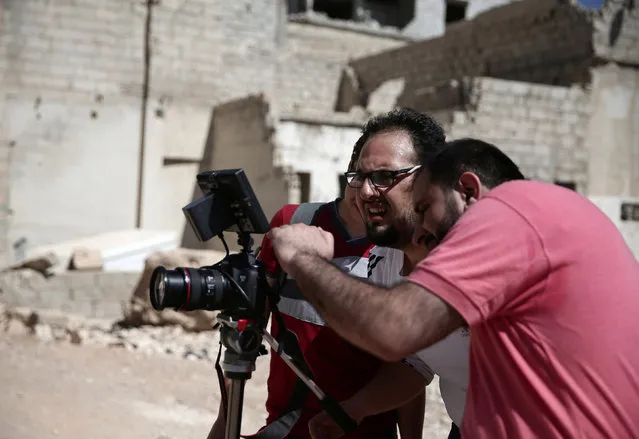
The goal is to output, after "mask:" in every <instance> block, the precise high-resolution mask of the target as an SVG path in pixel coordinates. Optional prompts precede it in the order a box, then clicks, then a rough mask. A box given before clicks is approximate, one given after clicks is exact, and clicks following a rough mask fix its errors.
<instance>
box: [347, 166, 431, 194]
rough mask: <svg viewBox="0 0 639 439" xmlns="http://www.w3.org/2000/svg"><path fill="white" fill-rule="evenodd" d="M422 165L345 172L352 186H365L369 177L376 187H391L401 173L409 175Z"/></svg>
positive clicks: (357, 187)
mask: <svg viewBox="0 0 639 439" xmlns="http://www.w3.org/2000/svg"><path fill="white" fill-rule="evenodd" d="M420 167H421V165H417V166H413V167H412V168H404V169H398V170H397V171H386V170H384V171H373V172H367V173H365V174H363V173H361V172H359V171H349V172H345V173H344V176H345V177H346V184H348V185H349V186H350V187H352V188H355V189H359V188H361V187H362V186H364V181H365V180H366V179H368V180H369V181H370V182H371V184H372V185H373V186H375V187H376V188H387V187H391V186H392V185H394V184H395V182H396V181H397V178H398V177H399V176H400V175H404V176H408V175H410V174H412V173H413V172H415V171H417V170H418V169H419V168H420Z"/></svg>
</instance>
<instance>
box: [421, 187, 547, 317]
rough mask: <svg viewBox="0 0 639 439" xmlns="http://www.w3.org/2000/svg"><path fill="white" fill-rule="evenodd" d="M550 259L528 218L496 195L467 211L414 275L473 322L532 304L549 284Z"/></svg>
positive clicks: (428, 288) (429, 289) (422, 284)
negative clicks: (546, 282)
mask: <svg viewBox="0 0 639 439" xmlns="http://www.w3.org/2000/svg"><path fill="white" fill-rule="evenodd" d="M547 273H548V258H547V256H546V253H545V251H544V248H543V246H542V243H541V240H540V238H539V236H538V234H537V232H536V231H535V229H534V228H533V227H532V226H531V225H530V223H529V222H528V221H527V219H526V218H524V217H522V216H521V215H520V214H519V213H518V212H516V211H515V210H514V209H513V208H512V207H510V206H509V205H507V204H505V203H504V202H502V201H500V200H498V199H494V198H484V199H482V200H481V201H479V202H478V203H477V204H475V205H473V206H472V207H471V208H470V209H468V211H467V212H465V213H464V214H463V215H462V216H461V218H460V220H459V221H458V222H457V224H456V225H455V226H454V227H453V228H452V229H451V230H450V231H449V232H448V234H447V235H446V237H445V238H444V239H443V240H442V242H441V243H440V244H439V245H438V246H437V247H436V248H435V250H433V252H432V253H431V254H430V255H429V256H428V257H427V258H426V259H424V260H423V261H422V262H420V263H419V264H418V265H417V266H416V267H415V269H414V271H413V272H412V273H411V275H410V277H409V281H411V282H414V283H416V284H418V285H420V286H422V287H424V288H425V289H427V290H428V291H430V292H431V293H433V294H435V295H437V296H439V297H440V298H441V299H443V300H444V301H445V302H447V303H448V304H449V305H450V306H452V307H453V308H455V309H456V310H457V312H459V313H460V314H461V316H462V317H463V318H464V319H465V320H466V322H467V323H468V325H474V324H477V323H481V322H483V321H485V320H487V319H488V318H491V317H493V316H498V315H506V314H508V313H510V312H513V311H515V310H516V309H517V308H518V307H522V306H525V305H526V301H527V300H529V299H530V297H528V296H530V295H531V294H532V292H533V291H535V290H536V291H538V289H537V288H531V287H532V286H535V285H537V286H538V285H539V283H540V282H544V279H545V276H546V275H547Z"/></svg>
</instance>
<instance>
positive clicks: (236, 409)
mask: <svg viewBox="0 0 639 439" xmlns="http://www.w3.org/2000/svg"><path fill="white" fill-rule="evenodd" d="M245 383H246V380H243V379H231V388H230V391H229V402H228V413H227V415H226V432H225V433H226V434H225V439H239V437H240V433H241V429H242V405H243V403H244V384H245Z"/></svg>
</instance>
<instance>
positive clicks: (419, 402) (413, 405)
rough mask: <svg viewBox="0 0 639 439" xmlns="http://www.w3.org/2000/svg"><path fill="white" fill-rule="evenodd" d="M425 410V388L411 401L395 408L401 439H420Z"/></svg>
mask: <svg viewBox="0 0 639 439" xmlns="http://www.w3.org/2000/svg"><path fill="white" fill-rule="evenodd" d="M425 411H426V388H422V391H421V392H420V393H419V395H417V396H416V397H414V398H413V399H412V400H411V401H409V402H407V403H406V404H404V405H403V406H401V407H400V408H398V409H397V416H398V418H399V419H398V420H397V426H398V427H399V436H400V437H401V439H413V438H414V439H421V437H422V433H423V430H424V413H425Z"/></svg>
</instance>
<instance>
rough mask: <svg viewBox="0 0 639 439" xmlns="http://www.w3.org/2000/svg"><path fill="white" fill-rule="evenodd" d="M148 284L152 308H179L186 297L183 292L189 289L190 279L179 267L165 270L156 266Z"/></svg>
mask: <svg viewBox="0 0 639 439" xmlns="http://www.w3.org/2000/svg"><path fill="white" fill-rule="evenodd" d="M150 286H151V291H150V298H151V305H152V306H153V308H155V309H157V310H158V311H159V310H162V309H164V308H179V307H181V306H182V305H184V304H185V302H186V300H187V299H188V297H187V294H185V293H187V292H188V290H190V279H189V278H188V275H187V274H186V273H185V271H183V270H181V269H177V270H167V269H166V268H164V267H157V268H156V269H155V270H153V274H152V275H151V283H150Z"/></svg>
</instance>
